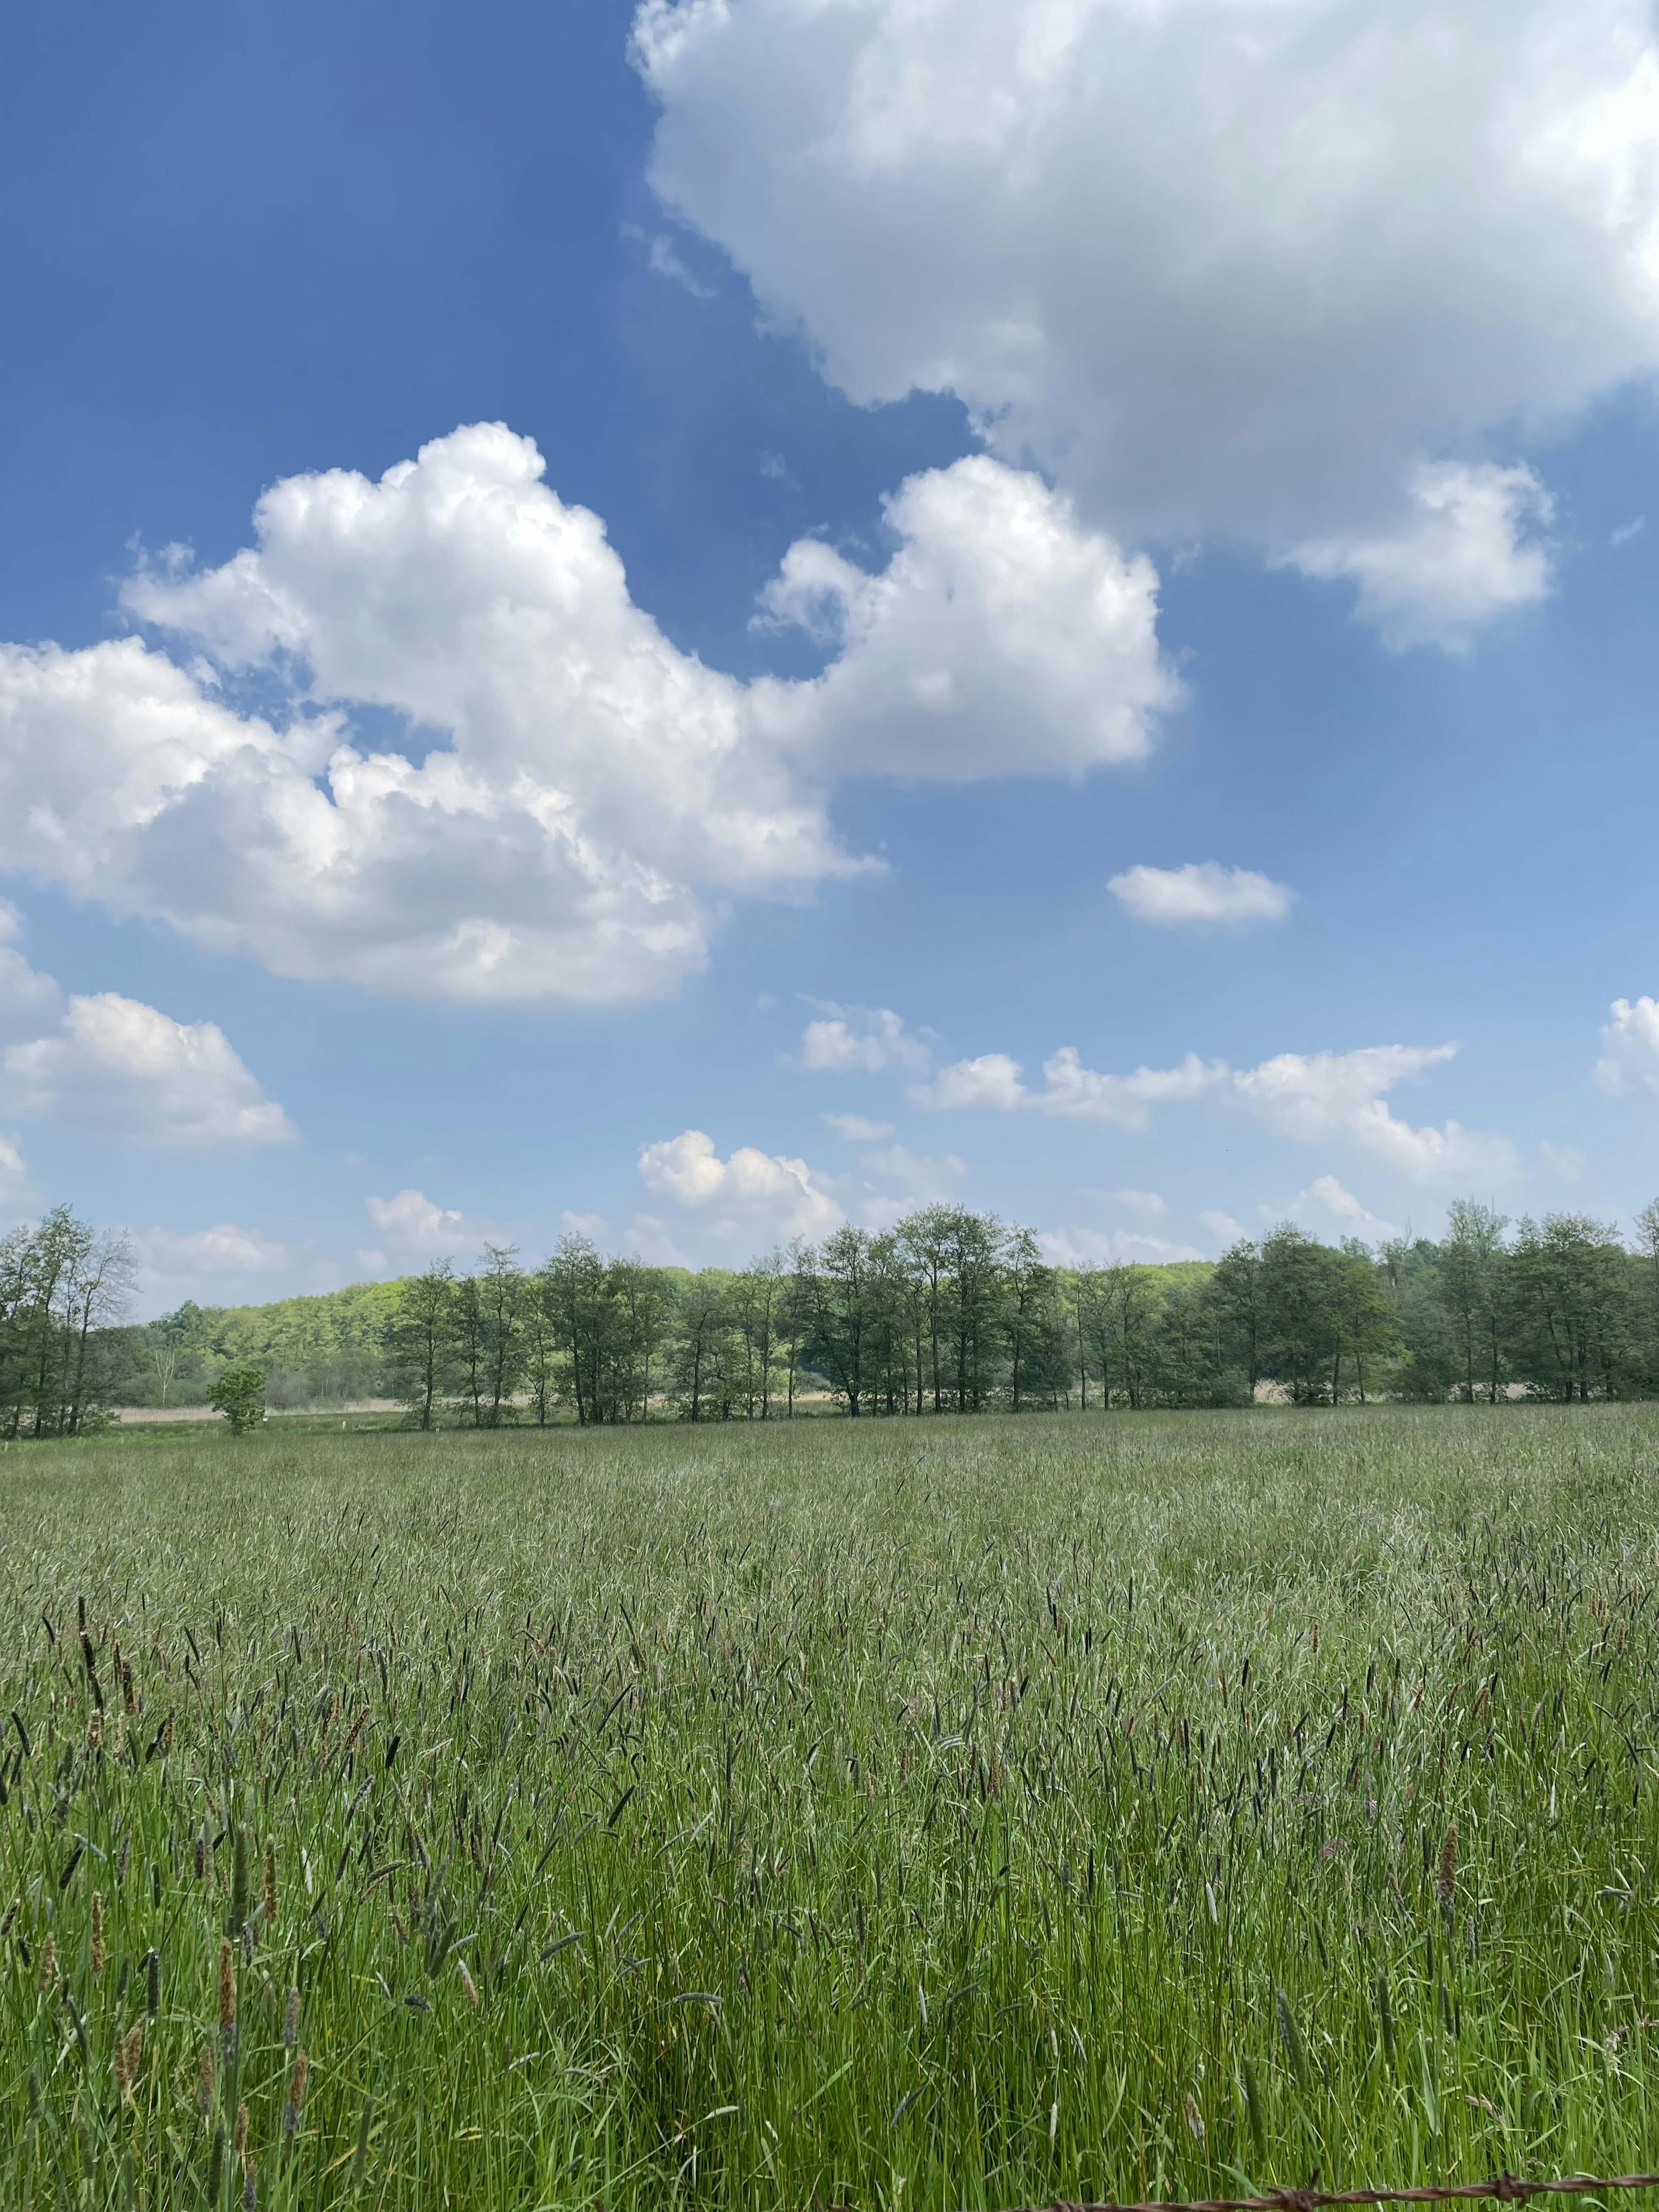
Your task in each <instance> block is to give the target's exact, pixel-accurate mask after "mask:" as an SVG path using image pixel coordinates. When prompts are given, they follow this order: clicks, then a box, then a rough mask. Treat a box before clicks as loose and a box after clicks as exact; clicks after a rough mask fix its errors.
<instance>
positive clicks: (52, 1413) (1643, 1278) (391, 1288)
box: [0, 1200, 1659, 1437]
mask: <svg viewBox="0 0 1659 2212" xmlns="http://www.w3.org/2000/svg"><path fill="white" fill-rule="evenodd" d="M130 1283H131V1254H130V1253H129V1252H128V1250H127V1249H126V1247H125V1245H124V1244H123V1243H121V1241H120V1240H119V1239H118V1238H112V1237H99V1236H97V1235H95V1234H94V1232H93V1231H91V1230H89V1229H88V1228H87V1227H86V1226H85V1225H84V1224H82V1223H80V1222H78V1221H76V1218H75V1217H74V1216H73V1215H72V1214H71V1213H70V1212H69V1211H68V1209H67V1208H63V1207H60V1208H58V1209H57V1210H55V1211H54V1212H52V1213H50V1214H48V1215H47V1216H46V1218H45V1219H44V1220H43V1221H41V1222H40V1224H38V1225H35V1226H33V1227H31V1228H26V1229H20V1230H17V1231H14V1232H13V1233H12V1234H11V1235H10V1236H9V1237H6V1238H5V1239H3V1241H0V1434H3V1435H4V1436H5V1437H20V1436H40V1437H52V1436H74V1435H77V1434H81V1433H83V1432H84V1431H85V1430H86V1429H87V1428H88V1426H89V1425H91V1424H92V1423H93V1422H94V1420H95V1419H97V1418H98V1417H99V1413H100V1408H102V1407H106V1406H107V1405H109V1404H112V1403H118V1402H149V1403H151V1404H155V1403H158V1402H159V1403H161V1404H167V1403H168V1402H173V1403H179V1402H185V1401H195V1402H198V1403H199V1402H202V1401H204V1399H205V1398H207V1397H208V1396H209V1395H210V1392H211V1390H212V1389H213V1388H214V1386H215V1383H216V1380H217V1379H218V1378H220V1377H222V1376H223V1375H224V1374H225V1372H226V1371H227V1370H228V1369H229V1368H231V1367H233V1366H240V1367H246V1366H248V1365H249V1364H253V1365H255V1366H257V1367H258V1369H259V1370H260V1371H262V1372H264V1373H266V1374H268V1375H269V1377H270V1400H271V1403H272V1404H273V1405H275V1406H278V1407H280V1406H282V1405H283V1404H295V1403H301V1402H316V1401H318V1400H319V1399H327V1398H329V1397H331V1396H332V1397H334V1398H336V1399H337V1398H340V1397H343V1396H358V1395H362V1396H375V1395H378V1396H382V1397H386V1398H391V1399H395V1400H398V1401H401V1402H402V1403H404V1404H405V1405H407V1406H408V1407H409V1408H410V1413H411V1415H412V1417H413V1419H415V1421H416V1423H417V1424H418V1425H420V1426H421V1427H422V1428H430V1427H435V1426H436V1425H440V1424H441V1423H446V1422H451V1423H453V1422H455V1421H463V1422H465V1423H467V1424H469V1425H476V1426H478V1427H481V1428H490V1427H496V1426H499V1425H501V1424H503V1423H506V1422H510V1421H524V1420H531V1421H536V1422H541V1423H545V1422H548V1421H550V1420H554V1419H572V1418H574V1419H575V1420H577V1421H579V1422H581V1423H583V1424H584V1425H586V1424H588V1423H611V1422H630V1421H642V1420H645V1419H659V1418H663V1417H665V1416H678V1417H679V1418H682V1419H688V1420H693V1421H704V1420H729V1419H745V1420H769V1419H774V1418H777V1417H782V1418H786V1419H787V1418H791V1417H793V1415H794V1414H795V1413H797V1412H798V1411H799V1410H802V1409H803V1407H806V1408H810V1409H811V1410H812V1411H815V1412H816V1411H819V1410H821V1409H822V1408H823V1407H825V1406H826V1405H834V1406H836V1407H841V1408H842V1409H843V1410H844V1411H845V1412H847V1413H849V1414H851V1415H854V1416H855V1417H859V1418H865V1417H868V1416H870V1415H881V1416H903V1415H909V1416H911V1417H915V1416H918V1415H923V1414H943V1413H979V1412H983V1411H986V1410H988V1409H990V1408H993V1407H1004V1408H1006V1409H1007V1410H1009V1411H1011V1412H1015V1413H1018V1412H1021V1411H1024V1410H1025V1409H1027V1408H1034V1407H1075V1408H1087V1407H1123V1408H1126V1409H1129V1410H1135V1409H1139V1408H1142V1407H1158V1406H1164V1407H1202V1406H1244V1405H1249V1404H1251V1403H1253V1402H1255V1401H1258V1400H1260V1399H1261V1398H1262V1397H1263V1396H1271V1397H1274V1398H1280V1399H1288V1400H1289V1401H1291V1402H1292V1403H1294V1404H1296V1405H1301V1406H1308V1405H1328V1404H1334V1403H1340V1402H1342V1401H1348V1400H1358V1401H1362V1402H1363V1401H1366V1400H1368V1399H1372V1398H1377V1397H1395V1398H1400V1397H1404V1398H1411V1399H1418V1400H1422V1401H1442V1402H1443V1401H1446V1400H1447V1399H1449V1398H1457V1399H1462V1400H1465V1401H1468V1402H1471V1403H1473V1402H1474V1401H1477V1400H1482V1399H1484V1400H1486V1401H1491V1402H1492V1403H1496V1402H1498V1401H1499V1400H1500V1399H1503V1398H1504V1397H1507V1396H1512V1395H1528V1396H1535V1397H1542V1398H1548V1399H1553V1400H1557V1401H1568V1402H1571V1401H1589V1400H1591V1399H1608V1398H1627V1397H1639V1396H1645V1395H1659V1201H1656V1203H1655V1205H1654V1206H1650V1207H1649V1208H1648V1209H1647V1210H1646V1211H1645V1212H1644V1213H1643V1214H1642V1216H1641V1217H1640V1218H1639V1221H1638V1234H1637V1237H1636V1239H1635V1243H1634V1246H1633V1248H1632V1247H1628V1246H1626V1244H1625V1243H1622V1242H1621V1241H1620V1238H1619V1237H1618V1236H1617V1234H1616V1233H1615V1232H1614V1231H1613V1230H1612V1229H1610V1228H1608V1227H1607V1226H1606V1225H1603V1224H1601V1223H1599V1222H1596V1221H1594V1220H1590V1219H1588V1218H1582V1217H1578V1216H1573V1215H1549V1216H1547V1217H1546V1218H1544V1220H1542V1221H1541V1222H1536V1221H1534V1220H1532V1219H1530V1218H1527V1219H1523V1220H1522V1221H1521V1222H1520V1223H1519V1224H1518V1225H1515V1226H1514V1227H1513V1229H1511V1225H1510V1224H1509V1223H1508V1222H1507V1221H1505V1219H1504V1218H1503V1217H1502V1216H1501V1215H1499V1214H1498V1213H1497V1212H1494V1211H1492V1209H1491V1208H1490V1207H1488V1206H1480V1205H1478V1204H1476V1203H1474V1201H1472V1200H1462V1201H1460V1202H1459V1203H1457V1204H1456V1205H1454V1206H1452V1207H1451V1209H1450V1211H1449V1216H1448V1222H1447V1233H1446V1235H1445V1236H1444V1237H1443V1238H1442V1239H1440V1240H1439V1241H1438V1242H1436V1241H1434V1240H1431V1239H1429V1238H1426V1237H1424V1238H1417V1239H1400V1240H1397V1241H1395V1242H1391V1243H1386V1244H1383V1245H1382V1246H1380V1247H1378V1248H1376V1249H1371V1248H1369V1247H1367V1246H1366V1245H1364V1244H1362V1243H1358V1242H1357V1241H1355V1240H1347V1241H1346V1242H1344V1243H1341V1244H1340V1245H1336V1246H1332V1245H1327V1244H1322V1243H1318V1242H1316V1240H1315V1239H1314V1238H1312V1237H1309V1236H1307V1235H1306V1234H1305V1233H1304V1231H1301V1230H1300V1229H1297V1227H1295V1226H1294V1225H1291V1224H1288V1223H1287V1224H1284V1225H1281V1226H1280V1227H1279V1228H1277V1229H1275V1230H1274V1231H1272V1233H1271V1234H1270V1235H1268V1236H1267V1237H1263V1238H1262V1239H1261V1241H1260V1242H1259V1243H1258V1242H1251V1241H1248V1240H1247V1241H1243V1242H1241V1243H1237V1244H1235V1245H1234V1246H1233V1248H1232V1249H1231V1250H1230V1251H1229V1252H1227V1253H1226V1254H1225V1255H1224V1256H1223V1257H1222V1259H1221V1260H1220V1261H1218V1262H1216V1263H1215V1264H1214V1265H1210V1264H1208V1263H1206V1262H1201V1261H1194V1262H1188V1263H1185V1264H1181V1265H1176V1266H1164V1267H1152V1266H1142V1265H1134V1264H1127V1263H1125V1264H1117V1265H1111V1266H1104V1265H1103V1266H1095V1267H1055V1266H1054V1265H1052V1264H1051V1263H1050V1262H1049V1261H1048V1260H1047V1259H1046V1258H1045V1256H1044V1254H1043V1252H1042V1247H1041V1246H1040V1244H1039V1243H1038V1241H1037V1239H1036V1237H1033V1236H1032V1234H1031V1233H1030V1231H1028V1230H1024V1229H1018V1228H1008V1227H1006V1226H1005V1225H1003V1224H1001V1223H1000V1222H999V1221H997V1220H996V1219H995V1218H994V1217H992V1216H990V1215H988V1214H982V1213H975V1212H969V1211H967V1210H966V1209H963V1208H961V1207H956V1206H929V1207H926V1208H924V1209H923V1210H922V1211H921V1212H917V1213H915V1214H912V1215H911V1216H909V1217H908V1218H907V1219H905V1220H903V1221H901V1222H899V1223H898V1224H897V1225H896V1226H895V1227H894V1228H892V1229H891V1230H888V1231H880V1232H872V1231H864V1230H860V1229H854V1228H852V1227H850V1226H849V1227H847V1228H843V1229H839V1230H837V1231H836V1232H835V1233H834V1235H832V1236H830V1237H826V1238H825V1239H824V1240H823V1243H821V1244H818V1245H817V1246H811V1245H807V1244H804V1243H797V1244H795V1245H793V1246H792V1247H791V1248H790V1249H789V1250H788V1251H787V1252H782V1251H774V1252H772V1253H770V1254H769V1255H766V1257H764V1258H763V1259H761V1260H758V1261H756V1262H755V1263H754V1264H753V1265H752V1266H751V1267H745V1268H743V1269H740V1270H737V1271H731V1270H726V1269H721V1268H706V1269H703V1270H702V1271H701V1272H699V1273H692V1272H690V1271H689V1270H686V1269H684V1268H670V1267H647V1266H645V1265H644V1264H643V1263H642V1262H641V1261H638V1260H635V1259H628V1258H609V1259H607V1258H605V1257H603V1256H602V1255H600V1254H599V1252H598V1251H597V1250H596V1249H594V1247H593V1246H592V1244H591V1243H588V1242H587V1241H586V1240H585V1239H584V1238H581V1237H566V1238H565V1239H564V1240H563V1241H562V1243H560V1244H559V1246H558V1247H557V1249H556V1250H555V1252H554V1253H553V1254H552V1255H551V1256H550V1258H549V1259H548V1260H547V1261H545V1262H544V1263H543V1264H542V1265H541V1266H539V1267H534V1268H527V1267H525V1266H524V1265H523V1264H522V1263H521V1261H520V1256H519V1255H518V1253H517V1252H516V1250H514V1249H511V1248H507V1247H502V1246H495V1245H491V1246H487V1247H486V1248H485V1250H484V1252H483V1255H482V1257H481V1259H480V1261H479V1263H478V1265H477V1267H476V1268H474V1269H473V1270H472V1271H471V1273H457V1271H456V1269H455V1268H454V1267H453V1263H452V1262H450V1261H439V1262H436V1263H435V1264H434V1265H432V1266H430V1267H427V1268H425V1269H423V1270H422V1272H421V1273H419V1274H416V1275H411V1276H407V1277H405V1278H404V1279H402V1280H401V1281H399V1282H396V1283H390V1284H372V1285H363V1284H360V1285H354V1286H352V1287H351V1288H350V1289H349V1290H345V1291H337V1292H334V1293H331V1294H330V1295H329V1296H327V1297H313V1298H295V1299H287V1300H283V1301H280V1302H278V1303H276V1304H273V1305H270V1306H266V1307H243V1308H234V1309H218V1310H214V1309H208V1308H203V1307H200V1306H197V1305H194V1304H186V1305H185V1306H182V1307H180V1308H179V1310H177V1311H176V1312H174V1313H172V1314H169V1315H167V1316H163V1317H162V1318H161V1320H159V1321H156V1322H149V1323H148V1324H146V1325H144V1326H143V1327H140V1328H126V1327H121V1326H118V1325H117V1324H118V1321H119V1317H120V1315H121V1312H122V1310H123V1308H124V1305H125V1301H126V1299H127V1297H128V1295H129V1290H130Z"/></svg>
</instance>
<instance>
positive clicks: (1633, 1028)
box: [1595, 998, 1659, 1098]
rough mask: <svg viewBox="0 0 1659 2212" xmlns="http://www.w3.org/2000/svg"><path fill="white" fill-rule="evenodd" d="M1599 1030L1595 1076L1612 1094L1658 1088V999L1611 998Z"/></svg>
mask: <svg viewBox="0 0 1659 2212" xmlns="http://www.w3.org/2000/svg"><path fill="white" fill-rule="evenodd" d="M1608 1011H1609V1012H1610V1013H1611V1015H1612V1019H1611V1020H1610V1021H1609V1022H1607V1024H1606V1025H1605V1026H1604V1028H1603V1029H1602V1031H1601V1059H1600V1060H1597V1061H1596V1063H1595V1079H1596V1081H1597V1083H1598V1084H1600V1085H1601V1088H1602V1090H1603V1091H1608V1092H1610V1093H1611V1094H1612V1095H1613V1097H1615V1098H1617V1097H1621V1096H1622V1095H1623V1094H1624V1093H1625V1092H1626V1091H1659V1000H1654V999H1649V998H1641V999H1636V1000H1630V999H1615V1000H1613V1005H1612V1006H1611V1007H1610V1008H1609V1010H1608Z"/></svg>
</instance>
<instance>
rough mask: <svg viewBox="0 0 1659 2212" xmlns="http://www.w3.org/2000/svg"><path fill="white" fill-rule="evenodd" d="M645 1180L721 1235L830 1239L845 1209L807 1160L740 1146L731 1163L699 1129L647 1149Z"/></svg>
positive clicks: (642, 1165)
mask: <svg viewBox="0 0 1659 2212" xmlns="http://www.w3.org/2000/svg"><path fill="white" fill-rule="evenodd" d="M639 1165H640V1179H641V1182H643V1183H644V1184H645V1186H646V1188H647V1190H649V1191H652V1192H653V1193H654V1194H656V1195H657V1196H658V1197H659V1198H666V1199H669V1200H671V1201H672V1202H673V1203H674V1204H675V1205H676V1206H682V1207H684V1208H685V1209H687V1210H688V1211H696V1212H707V1213H708V1214H709V1215H710V1216H711V1217H714V1218H716V1220H717V1226H718V1228H719V1229H720V1231H722V1232H726V1233H731V1234H736V1233H737V1232H738V1231H749V1232H751V1233H752V1232H759V1233H760V1234H763V1235H770V1236H772V1237H782V1238H784V1239H786V1240H787V1239H788V1238H790V1237H808V1238H811V1237H823V1236H826V1235H827V1234H828V1233H829V1231H830V1230H832V1229H836V1228H838V1227H839V1226H840V1225H841V1222H842V1209H841V1207H840V1206H839V1205H838V1204H837V1203H836V1200H835V1198H834V1197H833V1196H832V1195H831V1194H830V1192H829V1189H828V1188H826V1186H825V1184H824V1182H823V1179H822V1178H821V1177H819V1176H817V1174H815V1172H814V1171H813V1170H812V1169H811V1168H810V1167H808V1165H807V1164H806V1162H805V1160H799V1159H792V1158H788V1157H787V1156H786V1155H785V1154H783V1153H781V1152H761V1151H759V1150H757V1147H756V1146H753V1145H739V1146H738V1147H737V1149H736V1150H735V1151H734V1152H732V1153H731V1155H730V1156H729V1157H728V1158H726V1159H721V1158H720V1155H719V1154H718V1153H717V1152H715V1150H714V1139H713V1138H712V1137H709V1136H708V1135H706V1134H705V1133H704V1132H703V1131H702V1130H701V1129H683V1130H682V1131H681V1132H680V1133H679V1135H678V1137H669V1138H666V1139H663V1140H661V1141H660V1142H659V1143H657V1144H653V1145H647V1146H645V1147H644V1149H643V1150H642V1151H641V1153H640V1163H639Z"/></svg>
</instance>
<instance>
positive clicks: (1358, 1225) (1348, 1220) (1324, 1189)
mask: <svg viewBox="0 0 1659 2212" xmlns="http://www.w3.org/2000/svg"><path fill="white" fill-rule="evenodd" d="M1286 1211H1287V1212H1289V1213H1290V1215H1291V1218H1292V1219H1296V1218H1299V1217H1303V1216H1305V1215H1308V1214H1312V1215H1314V1216H1315V1217H1316V1218H1317V1219H1320V1220H1323V1221H1329V1222H1332V1223H1334V1225H1335V1226H1336V1227H1337V1229H1338V1230H1339V1231H1340V1233H1341V1234H1342V1235H1343V1236H1345V1237H1357V1236H1359V1235H1360V1234H1362V1233H1367V1234H1369V1235H1370V1236H1371V1237H1373V1238H1376V1237H1397V1236H1398V1235H1399V1233H1400V1232H1399V1231H1398V1230H1397V1229H1396V1228H1395V1225H1394V1224H1393V1222H1391V1221H1384V1220H1383V1218H1382V1217H1381V1216H1380V1215H1378V1214H1375V1213H1372V1212H1370V1210H1369V1208H1368V1207H1366V1206H1362V1205H1361V1204H1360V1202H1359V1200H1358V1199H1357V1198H1356V1197H1355V1196H1354V1194H1353V1193H1352V1191H1351V1190H1345V1189H1344V1188H1343V1187H1342V1185H1341V1184H1340V1182H1338V1181H1337V1179H1336V1177H1335V1176H1333V1175H1322V1176H1315V1178H1314V1180H1313V1181H1312V1182H1310V1184H1309V1185H1308V1188H1306V1190H1299V1191H1297V1194H1296V1196H1295V1197H1294V1198H1293V1199H1292V1200H1291V1203H1290V1206H1288V1208H1287V1209H1286Z"/></svg>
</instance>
